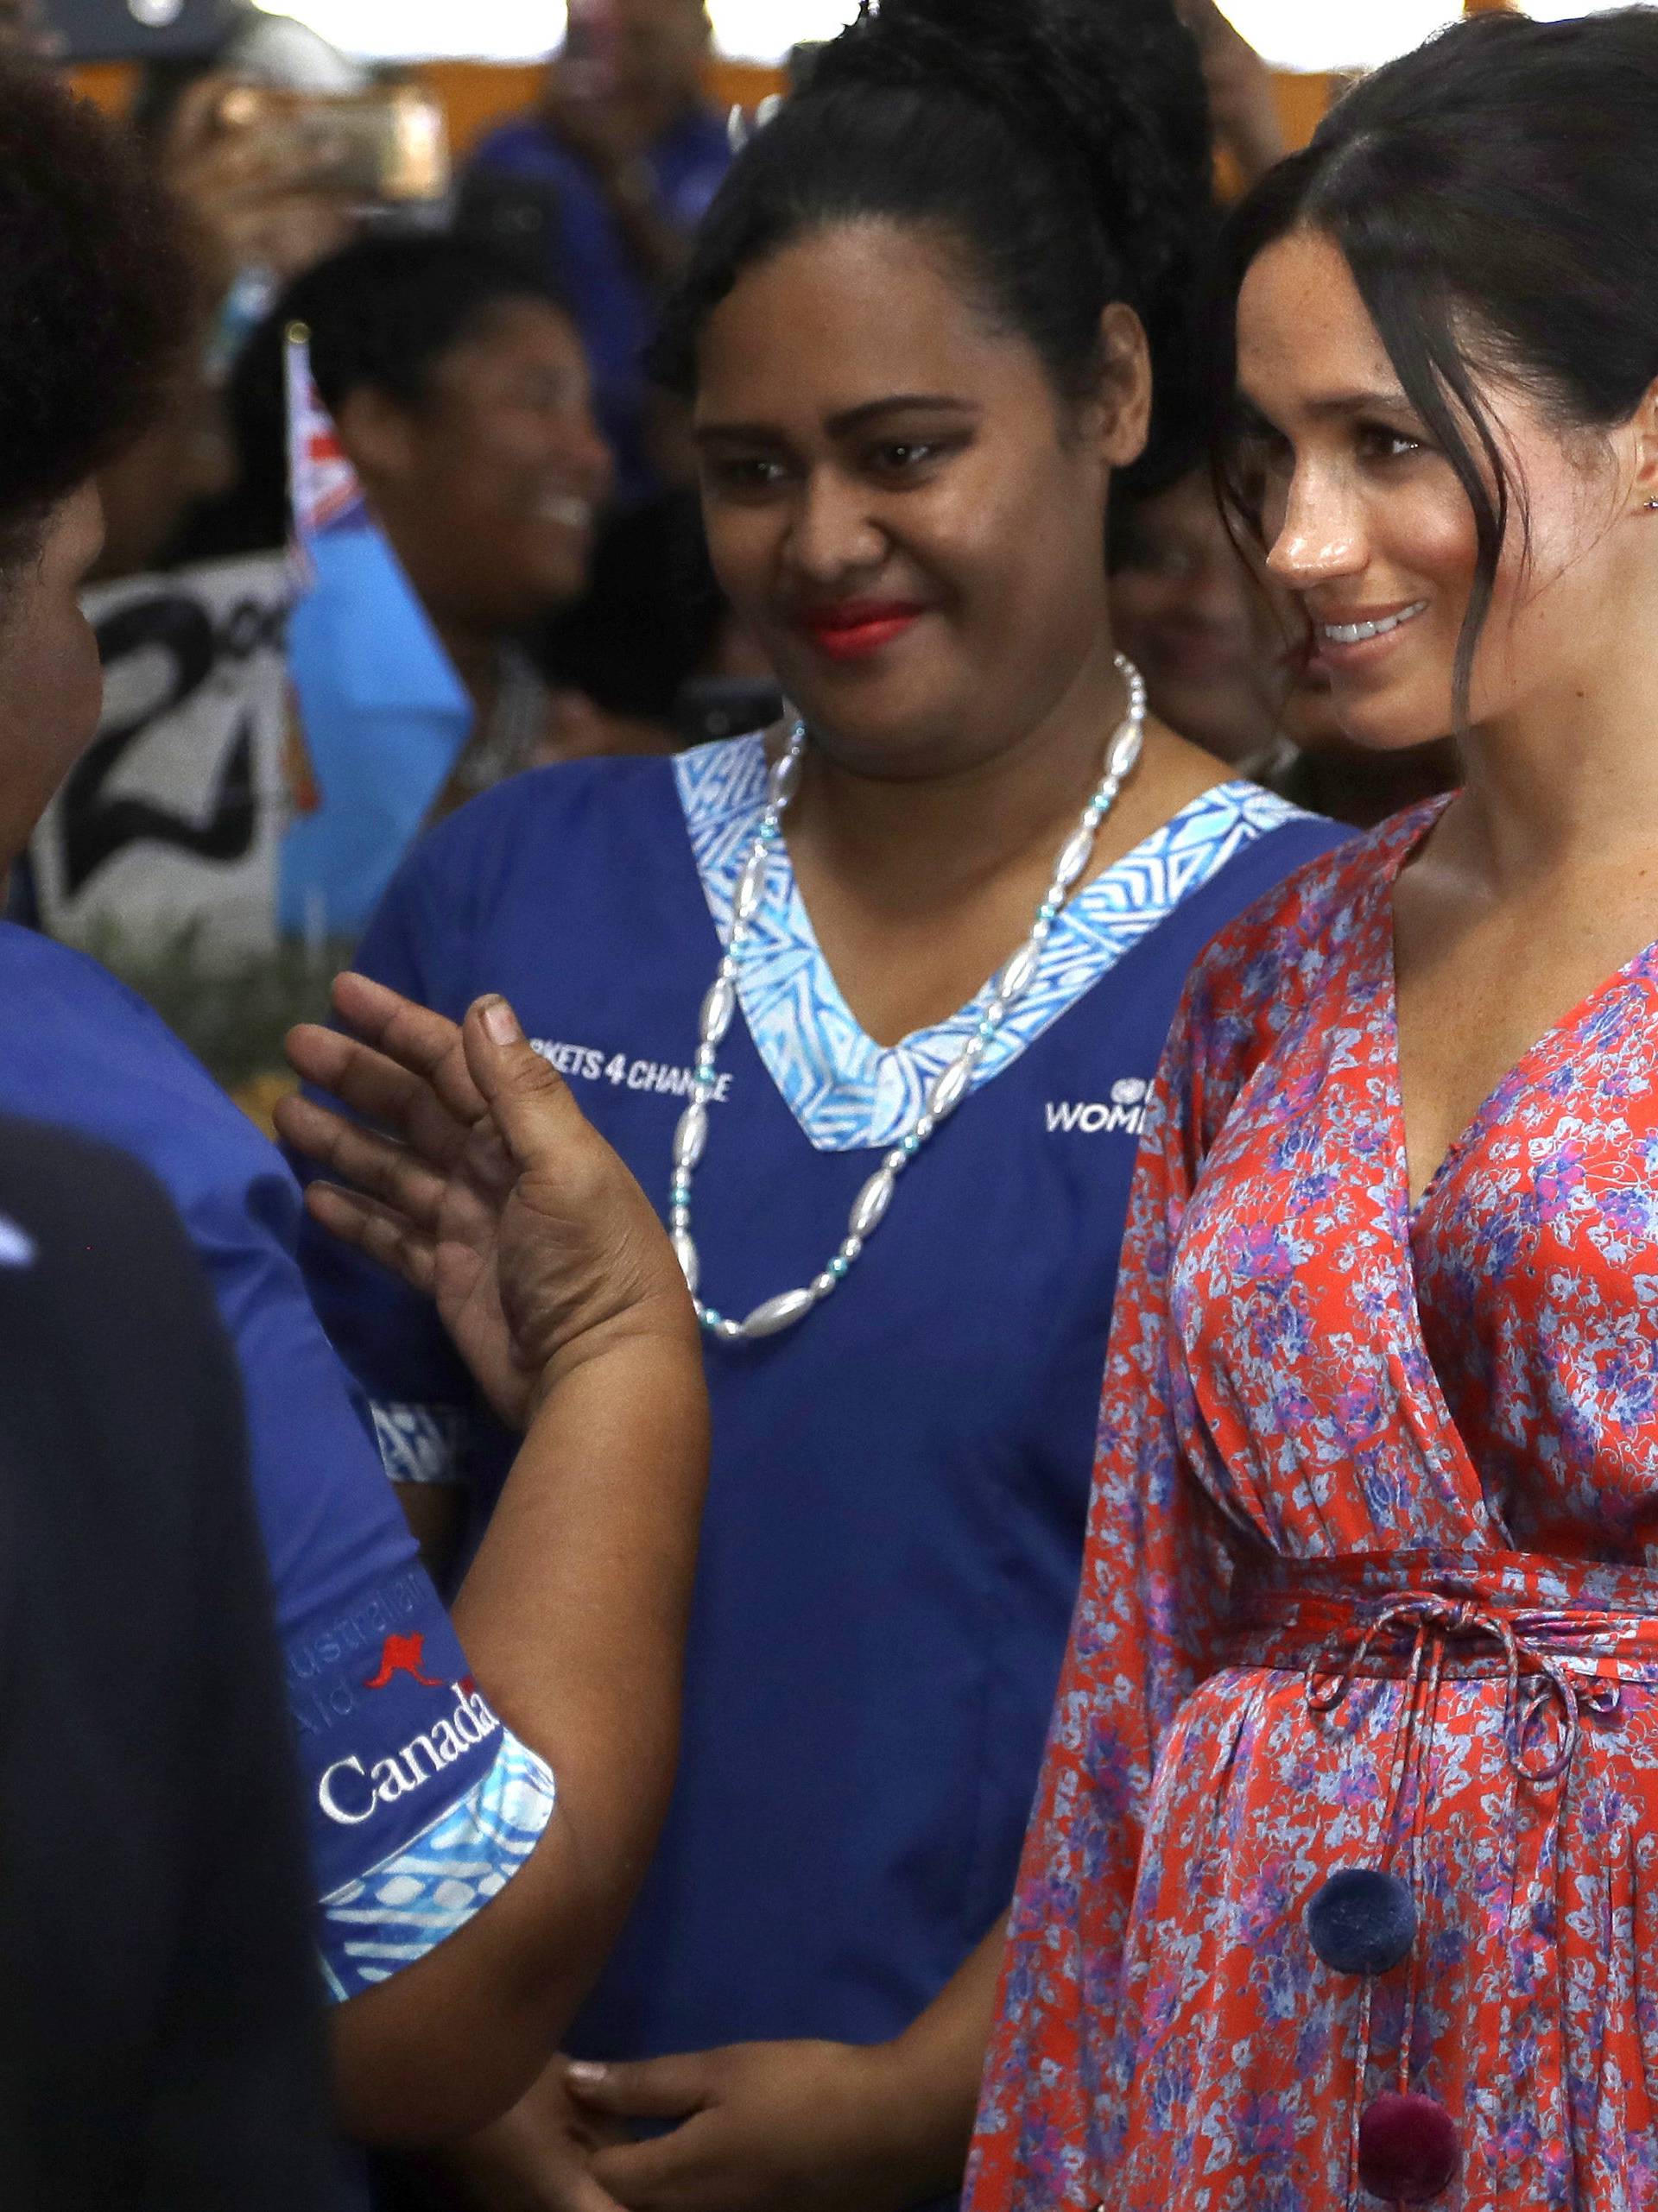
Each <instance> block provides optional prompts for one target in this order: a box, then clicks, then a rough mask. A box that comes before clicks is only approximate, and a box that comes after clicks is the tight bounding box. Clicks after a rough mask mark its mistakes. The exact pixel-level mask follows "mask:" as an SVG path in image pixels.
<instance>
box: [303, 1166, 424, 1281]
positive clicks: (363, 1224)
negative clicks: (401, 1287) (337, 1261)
mask: <svg viewBox="0 0 1658 2212" xmlns="http://www.w3.org/2000/svg"><path fill="white" fill-rule="evenodd" d="M305 1206H306V1211H307V1213H308V1214H309V1215H310V1216H311V1217H312V1219H313V1221H314V1222H315V1223H317V1225H318V1226H319V1228H321V1229H326V1230H327V1232H328V1234H329V1236H336V1237H338V1238H339V1241H340V1242H341V1243H342V1244H349V1245H351V1246H352V1247H354V1248H355V1249H356V1250H358V1251H359V1252H361V1253H364V1255H366V1256H367V1257H368V1258H369V1259H370V1260H373V1261H377V1262H378V1264H379V1265H380V1266H381V1267H384V1268H386V1269H387V1270H388V1271H389V1273H392V1274H394V1275H400V1276H401V1277H402V1280H404V1282H406V1283H408V1284H410V1285H412V1286H413V1287H414V1288H415V1290H418V1291H424V1292H427V1295H428V1296H429V1295H430V1294H431V1292H432V1289H433V1284H434V1282H435V1280H436V1274H437V1255H436V1251H435V1248H434V1247H433V1242H432V1239H431V1238H430V1237H429V1236H424V1235H422V1234H421V1232H420V1231H418V1230H416V1229H415V1228H414V1227H413V1226H412V1224H411V1223H408V1221H407V1220H405V1219H404V1218H403V1217H402V1216H401V1215H399V1214H396V1213H394V1212H393V1211H392V1210H391V1209H390V1208H389V1207H387V1206H382V1205H377V1204H376V1203H375V1202H374V1200H373V1199H372V1198H364V1197H363V1195H362V1194H361V1192H360V1191H346V1190H342V1189H341V1188H340V1187H339V1185H338V1184H334V1183H310V1184H307V1186H306V1192H305Z"/></svg>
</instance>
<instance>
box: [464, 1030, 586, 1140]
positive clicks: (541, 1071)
mask: <svg viewBox="0 0 1658 2212" xmlns="http://www.w3.org/2000/svg"><path fill="white" fill-rule="evenodd" d="M461 1038H462V1042H463V1046H464V1048H465V1058H466V1066H467V1070H468V1071H469V1073H470V1074H471V1079H472V1081H473V1083H474V1084H475V1085H476V1086H477V1089H478V1094H479V1097H480V1100H481V1102H482V1103H484V1104H486V1105H487V1107H488V1109H489V1111H490V1113H491V1114H492V1115H493V1116H494V1119H495V1123H496V1127H497V1128H498V1129H499V1130H500V1132H501V1134H502V1136H503V1138H504V1140H505V1141H506V1144H507V1147H508V1148H509V1151H510V1152H511V1153H512V1156H513V1158H514V1159H515V1160H517V1161H519V1162H520V1163H521V1165H522V1166H535V1165H536V1164H538V1163H541V1164H545V1163H547V1162H549V1161H551V1160H556V1159H559V1158H560V1157H561V1156H562V1155H563V1154H564V1153H566V1149H567V1147H570V1146H571V1145H572V1144H573V1143H580V1142H581V1141H584V1140H585V1139H590V1138H592V1135H593V1134H594V1132H593V1130H592V1125H591V1123H590V1122H588V1120H587V1117H586V1115H585V1114H584V1113H583V1112H582V1110H581V1109H580V1107H579V1106H578V1105H577V1103H576V1102H575V1100H574V1098H573V1097H572V1096H571V1093H570V1087H569V1085H568V1084H566V1082H565V1080H564V1078H563V1077H562V1076H560V1075H556V1074H554V1071H553V1070H552V1068H551V1067H549V1066H548V1065H547V1062H546V1060H545V1059H542V1057H541V1054H540V1053H539V1052H537V1051H536V1050H535V1047H534V1046H532V1045H531V1044H530V1043H529V1041H528V1039H527V1038H526V1037H525V1035H524V1033H523V1030H522V1027H520V1026H519V1021H518V1017H517V1015H516V1014H515V1013H514V1012H513V1010H512V1008H511V1007H510V1006H509V1004H508V1003H507V1002H506V1000H505V999H503V998H498V997H493V996H491V997H487V998H481V999H478V1001H477V1002H475V1003H474V1004H473V1006H472V1007H471V1009H470V1010H469V1012H468V1014H467V1016H466V1019H465V1022H464V1023H463V1024H462V1026H461Z"/></svg>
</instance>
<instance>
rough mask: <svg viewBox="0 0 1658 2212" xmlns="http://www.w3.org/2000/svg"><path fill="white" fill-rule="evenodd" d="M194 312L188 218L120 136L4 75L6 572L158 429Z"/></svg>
mask: <svg viewBox="0 0 1658 2212" xmlns="http://www.w3.org/2000/svg"><path fill="white" fill-rule="evenodd" d="M200 307H201V298H200V287H199V281H198V279H197V276H196V274H195V269H194V264H193V261H192V258H191V255H190V251H189V248H188V244H187V237H186V233H185V231H184V228H183V224H182V221H181V218H180V216H179V215H178V213H177V212H176V211H175V210H174V208H173V207H172V205H171V204H170V203H169V202H168V199H167V198H166V195H165V194H164V193H163V192H162V191H161V187H160V186H159V185H158V184H157V183H156V181H155V179H154V177H153V176H152V175H151V174H150V173H149V169H148V168H147V167H146V165H145V163H144V161H143V160H142V156H141V155H140V154H139V152H138V150H137V149H136V146H135V145H134V143H133V142H131V141H130V140H129V138H128V137H127V136H126V135H125V133H124V132H123V131H122V130H120V129H119V128H118V127H117V126H116V125H114V124H112V123H109V122H107V121H106V120H105V119H104V117H103V116H101V115H100V114H99V113H98V111H97V109H96V108H94V107H92V105H91V104H89V103H88V102H86V101H85V100H80V99H77V98H75V97H74V96H73V94H72V93H70V92H66V90H64V88H63V87H62V86H61V85H58V84H56V83H55V82H54V80H53V79H51V78H50V77H48V76H47V75H46V74H45V73H44V72H41V71H37V70H32V69H28V68H26V67H22V66H9V67H4V68H0V571H3V570H6V569H9V568H12V567H15V566H16V565H17V564H18V563H19V562H20V561H22V560H23V559H28V557H29V556H30V555H31V553H33V551H34V550H35V547H36V546H37V544H38V542H39V537H40V532H41V528H42V526H43V525H44V523H45V521H46V518H47V515H49V514H50V512H51V510H52V509H53V508H54V506H56V504H57V503H58V502H59V501H60V500H61V499H63V498H64V497H66V496H67V494H68V493H70V492H71V491H73V490H74V489H75V487H76V486H77V485H78V484H79V483H84V482H85V479H86V478H87V477H90V476H92V474H93V473H94V471H97V470H98V469H99V468H102V467H103V466H104V465H106V464H107V463H108V462H110V461H111V460H113V459H114V458H116V457H117V455H118V454H119V453H120V452H122V451H123V449H124V447H125V446H128V445H129V444H130V442H131V441H132V439H135V438H136V436H137V435H138V434H139V433H140V432H142V430H144V429H145V428H146V427H148V426H149V422H150V420H152V418H153V416H154V414H155V411H156V409H157V408H158V407H159V406H160V404H161V400H162V398H163V395H164V394H165V393H166V390H167V388H168V384H169V382H170V381H171V379H172V378H173V377H174V375H175V374H176V372H177V370H178V368H179V365H180V360H181V358H182V354H183V351H184V349H185V347H186V346H187V345H188V344H191V343H192V342H193V340H194V339H195V338H197V337H199V317H200Z"/></svg>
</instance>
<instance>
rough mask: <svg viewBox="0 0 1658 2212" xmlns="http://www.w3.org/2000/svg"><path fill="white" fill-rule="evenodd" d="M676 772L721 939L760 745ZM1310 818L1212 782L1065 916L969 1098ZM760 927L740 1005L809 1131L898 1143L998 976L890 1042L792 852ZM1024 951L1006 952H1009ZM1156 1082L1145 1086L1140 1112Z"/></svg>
mask: <svg viewBox="0 0 1658 2212" xmlns="http://www.w3.org/2000/svg"><path fill="white" fill-rule="evenodd" d="M674 768H675V774H676V779H677V781H678V786H679V792H680V804H681V806H682V808H683V810H684V813H685V817H686V823H687V830H688V831H689V832H690V836H691V843H692V850H693V857H694V859H695V862H696V866H697V872H698V875H699V877H700V879H701V882H702V887H703V891H704V894H705V897H706V900H707V903H708V907H709V911H710V913H711V915H712V920H713V923H714V926H715V930H716V932H717V933H718V937H719V939H721V941H723V940H724V937H725V932H726V930H727V928H728V926H729V924H730V920H731V899H732V896H733V894H734V893H735V889H736V884H737V876H738V875H739V874H740V873H741V870H742V868H743V865H744V863H745V862H746V860H747V858H748V855H749V851H750V848H751V846H752V844H753V839H754V833H755V829H756V825H757V823H758V821H759V818H760V813H761V811H762V809H763V805H764V798H765V779H766V763H765V753H764V747H763V740H762V739H761V738H759V737H753V738H737V739H734V740H732V741H731V742H729V743H726V744H724V745H718V746H705V747H701V748H699V749H698V750H697V751H695V752H693V753H688V754H682V755H680V756H679V757H678V758H677V760H676V761H675V762H674ZM1308 818H1309V817H1307V815H1306V814H1305V812H1304V811H1303V810H1302V809H1301V808H1300V807H1297V806H1292V805H1291V804H1289V802H1288V801H1287V800H1284V799H1279V798H1278V797H1276V795H1275V794H1274V793H1270V792H1267V791H1263V790H1262V789H1261V788H1260V787H1258V786H1257V785H1255V784H1250V783H1244V782H1241V781H1233V782H1231V783H1223V784H1217V785H1214V786H1212V787H1211V788H1210V789H1209V790H1207V791H1206V792H1203V793H1199V796H1198V797H1197V798H1196V799H1193V800H1192V801H1190V802H1189V803H1188V804H1187V806H1184V807H1182V808H1181V809H1180V812H1178V813H1176V814H1174V816H1172V817H1171V818H1170V819H1169V820H1168V821H1167V822H1166V823H1164V824H1163V825H1161V827H1160V828H1159V829H1156V830H1155V831H1152V832H1151V833H1150V834H1149V836H1147V837H1144V838H1142V840H1141V842H1140V843H1139V844H1137V845H1136V847H1135V848H1134V850H1132V851H1131V852H1129V853H1126V854H1124V855H1123V857H1122V858H1121V859H1120V860H1118V861H1116V862H1114V863H1112V865H1111V867H1110V868H1107V869H1103V870H1102V871H1101V872H1100V874H1099V875H1096V876H1095V877H1094V878H1093V879H1092V881H1091V882H1089V883H1087V884H1086V885H1085V887H1084V888H1083V889H1082V890H1081V891H1080V892H1079V893H1078V894H1077V895H1076V897H1075V898H1074V899H1073V901H1071V902H1070V904H1069V905H1068V906H1067V907H1066V910H1065V912H1064V913H1062V914H1061V916H1060V920H1059V922H1058V924H1057V925H1056V926H1055V928H1054V934H1053V936H1052V937H1051V938H1050V939H1049V940H1048V945H1047V952H1046V956H1045V957H1044V959H1043V962H1042V968H1041V974H1040V975H1039V976H1038V978H1037V981H1036V983H1035V984H1034V985H1033V986H1032V988H1031V989H1030V990H1029V991H1028V993H1027V994H1026V995H1025V997H1024V998H1023V999H1022V1001H1021V1002H1020V1003H1019V1004H1018V1005H1017V1006H1016V1007H1015V1008H1013V1009H1012V1011H1011V1012H1010V1014H1009V1017H1008V1019H1007V1021H1005V1023H1004V1024H1003V1027H1002V1028H1001V1029H1000V1030H999V1031H998V1033H997V1036H996V1038H995V1039H994V1040H992V1041H991V1043H990V1048H989V1050H988V1051H987V1052H985V1054H984V1059H982V1060H981V1062H980V1063H979V1068H978V1075H977V1077H976V1078H975V1082H974V1089H975V1090H977V1089H978V1088H979V1087H980V1086H981V1085H982V1084H984V1083H987V1082H989V1081H990V1080H992V1079H993V1078H995V1077H996V1076H997V1075H998V1074H1000V1073H1002V1072H1003V1070H1005V1069H1006V1068H1008V1067H1009V1066H1011V1065H1013V1063H1014V1062H1015V1061H1016V1059H1019V1058H1020V1057H1021V1055H1022V1053H1023V1052H1026V1051H1027V1050H1028V1048H1029V1046H1031V1045H1033V1044H1035V1042H1036V1041H1037V1040H1038V1039H1039V1038H1041V1036H1042V1035H1043V1034H1045V1033H1046V1032H1047V1029H1049V1028H1050V1027H1052V1026H1053V1024H1054V1022H1055V1021H1058V1020H1060V1017H1061V1016H1062V1015H1063V1014H1066V1013H1067V1012H1068V1011H1069V1010H1070V1008H1072V1007H1073V1006H1074V1005H1075V1004H1076V1003H1077V1002H1078V1001H1079V999H1081V998H1082V997H1083V996H1084V995H1085V994H1086V992H1087V991H1089V990H1090V989H1092V987H1093V986H1094V984H1095V983H1098V982H1099V980H1100V979H1101V977H1102V976H1104V975H1105V974H1107V973H1109V972H1110V970H1111V969H1112V968H1113V967H1115V966H1116V965H1117V963H1118V962H1119V961H1120V960H1121V959H1123V957H1126V955H1127V954H1128V953H1129V952H1130V951H1132V950H1133V948H1134V947H1135V945H1137V944H1138V943H1139V942H1140V941H1141V940H1142V938H1144V937H1146V936H1148V935H1149V933H1150V932H1151V931H1152V930H1153V929H1155V927H1156V926H1157V925H1158V924H1159V923H1160V922H1161V921H1163V920H1166V919H1167V918H1168V915H1169V914H1171V913H1173V912H1174V910H1175V908H1176V907H1179V906H1180V904H1181V902H1182V901H1184V900H1186V899H1187V898H1189V897H1191V896H1192V895H1193V893H1194V892H1196V891H1198V890H1199V889H1201V888H1202V887H1203V885H1204V884H1206V882H1209V880H1210V879H1211V878H1212V876H1213V875H1215V874H1216V873H1217V872H1218V869H1220V868H1221V867H1222V866H1224V865H1225V863H1226V862H1227V861H1229V860H1230V859H1231V857H1232V856H1233V855H1234V854H1235V853H1237V851H1238V850H1241V849H1242V848H1243V846H1244V845H1246V844H1251V843H1253V842H1254V840H1255V839H1256V837H1262V836H1264V835H1266V834H1268V833H1269V831H1273V830H1275V829H1278V828H1281V826H1282V825H1284V824H1285V823H1287V822H1291V821H1297V820H1306V819H1308ZM752 928H753V931H754V939H753V942H752V947H751V951H750V953H749V954H748V955H746V956H745V958H744V967H743V972H742V975H741V976H740V978H739V980H738V985H737V995H738V1000H739V1002H740V1004H741V1006H742V1008H743V1014H744V1020H745V1021H746V1023H747V1026H748V1028H749V1031H750V1035H751V1037H752V1039H753V1040H754V1043H755V1046H756V1050H757V1051H758V1052H759V1055H760V1058H761V1060H762V1061H763V1064H764V1065H765V1067H766V1069H767V1071H768V1072H769V1075H770V1076H771V1078H772V1080H773V1081H774V1083H775V1084H776V1086H777V1089H778V1090H779V1091H780V1092H781V1093H782V1097H783V1099H784V1101H785V1103H787V1104H788V1107H789V1109H790V1110H791V1111H792V1112H793V1114H794V1117H795V1119H796V1120H797V1122H799V1123H800V1125H801V1128H802V1130H803V1131H804V1133H805V1134H806V1135H807V1138H808V1139H809V1140H810V1141H811V1142H812V1143H813V1146H814V1147H816V1148H817V1149H818V1150H820V1151H825V1152H833V1151H860V1150H866V1149H875V1148H876V1147H881V1146H883V1145H888V1144H892V1143H895V1142H897V1141H899V1140H900V1139H902V1136H903V1134H904V1133H905V1132H906V1131H907V1130H908V1128H910V1127H911V1126H912V1125H913V1123H914V1121H915V1120H916V1118H917V1117H918V1116H919V1115H920V1113H921V1105H922V1101H923V1099H924V1097H925V1094H926V1092H927V1088H928V1087H929V1086H930V1084H932V1083H933V1081H934V1079H935V1078H937V1077H938V1076H940V1075H941V1074H942V1073H943V1072H944V1071H945V1069H946V1067H948V1066H949V1065H950V1064H951V1062H952V1060H953V1059H955V1058H956V1056H957V1054H958V1053H959V1052H960V1049H961V1046H962V1044H963V1042H964V1040H965V1038H966V1037H967V1036H968V1035H969V1034H970V1033H971V1031H972V1029H974V1028H975V1027H977V1026H978V1023H979V1021H982V1020H983V1018H984V1010H985V1008H987V1007H988V1006H989V1004H990V999H991V996H992V994H993V989H994V985H995V982H996V977H995V976H993V975H992V976H987V977H986V978H985V981H984V983H983V984H982V985H981V987H980V988H979V989H978V991H977V992H975V994H974V995H973V996H972V998H971V999H970V1000H969V1001H968V1002H967V1003H966V1004H965V1006H963V1007H960V1008H958V1009H957V1011H956V1012H955V1013H954V1014H952V1015H950V1016H949V1017H948V1018H947V1019H946V1020H945V1021H941V1022H936V1023H933V1025H931V1026H930V1027H926V1028H923V1029H918V1030H915V1031H913V1032H912V1033H911V1034H910V1035H908V1037H905V1038H903V1039H902V1040H900V1041H899V1042H898V1043H897V1044H896V1045H893V1046H882V1045H879V1044H877V1043H876V1040H875V1039H873V1038H872V1037H870V1035H869V1033H868V1032H867V1031H866V1030H864V1027H862V1025H861V1024H860V1023H859V1022H858V1021H857V1017H856V1016H855V1015H854V1014H853V1013H852V1011H851V1008H850V1007H849V1006H848V1004H847V1002H846V1000H845V995H844V994H843V993H842V991H841V989H840V986H839V984H838V982H837V981H836V979H835V976H834V972H833V970H832V968H831V967H830V965H829V963H828V961H827V960H826V957H824V953H823V951H822V948H821V946H820V945H819V943H818V939H817V933H816V932H815V930H814V929H813V926H812V918H811V916H810V914H809V913H808V912H807V907H806V901H805V900H804V899H803V897H802V896H801V889H800V886H799V884H798V883H797V882H796V881H795V876H794V867H793V864H792V863H791V862H790V861H789V859H788V852H787V849H786V847H785V849H784V850H782V852H781V853H780V855H779V864H778V866H777V867H775V868H774V869H773V870H772V871H771V874H770V876H769V881H768V884H767V888H766V894H765V897H764V900H763V904H762V907H761V909H760V912H759V913H758V914H756V917H755V919H754V922H753V924H752ZM1016 949H1017V948H1016V947H1009V957H1012V953H1013V951H1016ZM711 972H712V971H711ZM1145 1088H1146V1086H1145V1084H1143V1083H1139V1084H1136V1102H1135V1103H1138V1101H1139V1100H1140V1099H1141V1098H1142V1097H1143V1096H1144V1092H1145Z"/></svg>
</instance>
